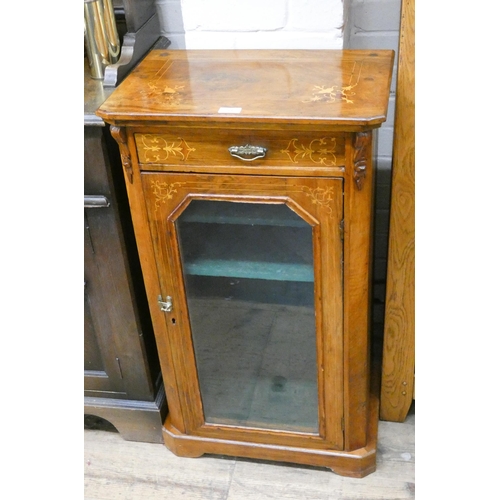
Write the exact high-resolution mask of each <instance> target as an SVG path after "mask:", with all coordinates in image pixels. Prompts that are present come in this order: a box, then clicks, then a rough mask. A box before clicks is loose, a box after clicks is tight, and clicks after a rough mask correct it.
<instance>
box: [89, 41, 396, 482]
mask: <svg viewBox="0 0 500 500" xmlns="http://www.w3.org/2000/svg"><path fill="white" fill-rule="evenodd" d="M393 57H394V54H393V53H392V51H376V52H374V51H300V50H296V51H273V50H262V51H246V50H240V51H223V50H220V51H211V50H208V51H167V50H153V51H152V52H151V53H150V54H149V55H148V56H147V57H146V58H145V59H144V60H143V61H142V62H141V63H140V64H139V65H138V67H137V68H136V69H135V70H134V71H133V72H132V73H131V74H130V75H129V76H128V77H127V79H126V80H125V81H124V82H123V84H122V85H121V86H120V87H119V88H118V89H117V90H116V91H115V92H114V93H113V94H112V95H111V97H110V98H109V99H108V100H107V101H106V102H105V103H104V104H103V105H102V106H101V108H100V109H99V111H98V114H99V115H100V116H101V117H102V118H103V119H104V120H105V121H107V122H108V123H109V124H110V125H111V131H112V134H113V137H114V138H115V139H116V140H117V142H118V144H119V147H120V153H121V158H122V164H123V171H124V178H125V182H126V186H127V192H128V197H129V203H130V207H131V212H132V218H133V225H134V230H135V234H136V239H137V242H138V247H139V255H140V259H141V266H142V270H143V274H144V278H145V284H146V290H147V295H148V301H149V307H150V313H151V318H152V321H153V325H154V331H155V337H156V341H157V345H158V351H159V356H160V364H161V368H162V374H163V379H164V381H165V390H166V396H167V400H168V408H169V414H168V416H167V418H166V420H165V422H164V427H163V436H164V442H165V444H166V446H167V447H168V448H169V449H170V450H171V451H172V452H174V453H175V454H177V455H179V456H185V457H195V456H200V455H203V454H205V453H217V454H227V455H233V456H243V457H250V458H258V459H268V460H278V461H287V462H294V463H302V464H309V465H315V466H323V467H327V468H330V469H331V470H333V471H335V472H336V473H338V474H342V475H347V476H352V477H363V476H365V475H367V474H369V473H371V472H373V471H374V470H375V465H376V437H377V421H378V398H377V397H376V395H375V394H373V393H372V392H371V390H370V382H371V376H370V364H369V353H370V334H369V310H370V304H369V294H368V290H369V284H370V275H371V272H370V270H371V244H372V243H371V241H372V237H371V231H372V228H371V220H372V207H373V199H372V192H373V189H372V187H373V165H372V132H373V130H374V129H375V128H377V127H379V126H380V125H381V123H382V122H383V121H384V120H385V116H386V111H387V102H388V95H389V83H390V78H391V69H392V63H393Z"/></svg>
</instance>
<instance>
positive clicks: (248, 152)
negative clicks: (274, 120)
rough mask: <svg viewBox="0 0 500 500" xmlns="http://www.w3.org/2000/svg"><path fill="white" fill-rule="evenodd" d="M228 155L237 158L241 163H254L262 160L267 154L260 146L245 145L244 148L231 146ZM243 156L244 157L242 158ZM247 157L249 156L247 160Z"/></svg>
mask: <svg viewBox="0 0 500 500" xmlns="http://www.w3.org/2000/svg"><path fill="white" fill-rule="evenodd" d="M228 151H229V154H230V155H231V156H234V157H235V158H239V159H240V160H243V161H254V160H258V159H259V158H264V156H266V153H267V149H266V148H263V147H261V146H250V145H249V144H247V145H246V146H231V147H230V148H228ZM242 155H245V156H242ZM249 156H251V157H250V158H249Z"/></svg>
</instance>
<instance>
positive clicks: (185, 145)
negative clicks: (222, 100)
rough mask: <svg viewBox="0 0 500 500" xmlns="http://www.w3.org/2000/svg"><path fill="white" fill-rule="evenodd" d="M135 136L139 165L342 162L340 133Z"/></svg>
mask: <svg viewBox="0 0 500 500" xmlns="http://www.w3.org/2000/svg"><path fill="white" fill-rule="evenodd" d="M134 137H135V143H136V147H137V156H138V159H139V163H140V165H141V169H142V170H165V168H164V167H165V166H168V170H174V171H189V172H196V171H200V172H202V171H205V170H207V169H210V171H212V172H213V171H214V167H215V168H216V169H217V170H218V171H221V172H229V173H241V172H248V171H249V170H252V171H255V173H267V174H269V173H277V172H279V173H281V174H287V173H288V174H292V175H293V174H294V173H302V174H304V173H306V174H309V175H314V174H316V173H317V174H318V175H324V174H327V173H330V174H331V173H333V172H339V171H340V172H342V171H343V170H344V166H345V138H344V135H343V134H341V133H332V132H325V133H318V132H296V131H283V130H266V131H255V130H237V131H233V130H215V131H214V130H209V129H204V130H203V129H199V130H193V129H188V128H179V129H172V128H169V129H168V131H159V132H156V131H155V132H151V133H147V132H141V133H139V132H136V133H135V134H134ZM245 146H250V147H249V148H246V149H245ZM230 148H231V149H232V150H233V154H231V152H230ZM236 148H238V149H237V150H236V151H235V149H236ZM261 169H262V172H261ZM264 169H265V172H264Z"/></svg>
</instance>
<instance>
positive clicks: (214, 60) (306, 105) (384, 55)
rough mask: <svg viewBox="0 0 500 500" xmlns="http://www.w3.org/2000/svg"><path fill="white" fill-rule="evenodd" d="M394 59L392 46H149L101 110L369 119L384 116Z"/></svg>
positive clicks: (218, 118)
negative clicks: (148, 51) (379, 48)
mask: <svg viewBox="0 0 500 500" xmlns="http://www.w3.org/2000/svg"><path fill="white" fill-rule="evenodd" d="M393 62H394V56H393V53H392V52H391V51H375V50H352V51H342V50H317V51H315V50H290V51H283V50H246V49H245V50H242V49H238V50H214V51H209V50H203V49H200V50H188V51H184V50H170V51H169V50H154V51H152V52H151V54H150V55H149V56H148V57H147V58H146V59H145V60H144V61H142V62H141V63H139V65H138V66H137V68H136V69H135V70H134V71H132V72H131V74H130V75H129V78H127V79H126V81H124V82H123V83H122V84H121V85H120V88H119V89H117V92H115V93H113V95H111V96H110V98H109V99H108V100H107V102H106V107H105V108H102V109H101V110H100V112H101V111H102V114H104V115H105V117H106V119H110V120H121V119H126V120H128V121H129V122H136V123H137V122H138V121H139V122H140V121H141V117H145V116H147V119H148V121H149V122H150V123H161V122H162V121H163V120H165V119H166V118H168V120H169V121H170V123H172V121H171V119H172V117H175V120H176V121H177V122H178V123H180V122H184V123H185V122H193V121H194V122H200V121H202V120H204V119H209V120H210V122H211V123H212V124H215V123H228V122H231V123H234V122H235V121H237V122H242V121H243V122H247V123H248V122H250V121H254V122H255V123H262V122H264V121H266V122H267V123H274V124H279V125H283V124H285V125H286V126H287V127H288V126H289V125H292V124H302V125H305V126H309V124H310V120H311V117H312V116H314V119H315V120H318V122H321V123H322V124H324V125H329V124H335V125H336V126H339V125H341V124H342V123H345V124H346V125H347V126H349V127H352V128H357V127H359V126H372V125H377V124H380V123H382V122H383V121H384V120H385V116H386V113H387V102H386V93H387V92H388V90H389V88H388V86H387V84H388V82H387V79H386V75H387V73H389V72H390V70H391V69H392V67H393ZM129 109H133V113H128V112H127V110H129ZM214 128H215V127H214ZM353 131H354V130H353ZM291 138H293V136H292V137H289V140H290V139H291ZM185 139H186V141H188V142H189V139H188V137H185ZM283 147H286V145H285V146H282V147H281V148H280V149H283Z"/></svg>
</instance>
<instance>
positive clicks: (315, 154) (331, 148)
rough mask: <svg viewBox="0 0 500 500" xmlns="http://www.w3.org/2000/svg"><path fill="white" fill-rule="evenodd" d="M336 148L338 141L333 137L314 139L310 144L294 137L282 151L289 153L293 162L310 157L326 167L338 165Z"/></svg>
mask: <svg viewBox="0 0 500 500" xmlns="http://www.w3.org/2000/svg"><path fill="white" fill-rule="evenodd" d="M335 148H336V141H335V138H333V137H332V138H328V139H327V138H322V139H314V140H312V141H311V142H310V143H309V144H308V145H306V144H303V143H300V142H299V140H298V139H292V140H291V141H290V142H289V143H288V146H287V148H286V149H282V150H281V153H285V154H286V155H288V157H289V158H290V161H292V162H293V163H298V162H299V160H302V161H303V160H307V159H309V160H311V161H312V162H313V163H318V164H320V165H324V166H325V167H334V166H336V165H337V158H336V156H335Z"/></svg>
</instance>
